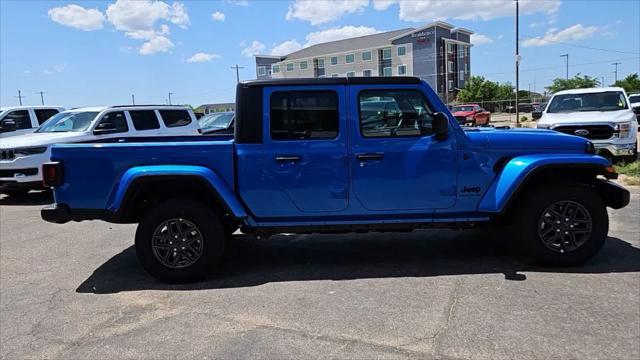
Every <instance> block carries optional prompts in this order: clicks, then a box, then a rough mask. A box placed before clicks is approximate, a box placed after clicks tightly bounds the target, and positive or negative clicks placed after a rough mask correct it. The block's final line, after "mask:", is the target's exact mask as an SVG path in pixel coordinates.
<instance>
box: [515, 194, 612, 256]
mask: <svg viewBox="0 0 640 360" xmlns="http://www.w3.org/2000/svg"><path fill="white" fill-rule="evenodd" d="M513 211H517V212H518V215H517V216H516V230H517V233H518V235H519V237H520V240H521V245H522V248H523V250H524V251H525V252H526V254H525V255H526V256H528V257H530V258H531V259H532V260H534V261H535V262H538V263H542V264H547V265H552V266H575V265H580V264H583V263H585V262H586V261H588V260H589V259H590V258H591V257H593V256H594V255H595V254H596V253H597V252H598V251H599V250H600V248H602V246H603V245H604V241H605V239H606V238H607V233H608V231H609V217H608V215H607V209H606V207H605V205H604V203H603V202H602V200H601V199H600V196H599V195H598V194H597V193H596V192H595V191H594V190H593V189H592V188H591V187H589V186H586V185H579V184H575V185H574V184H571V185H560V186H557V187H555V188H552V189H551V190H548V189H540V190H537V191H535V190H534V191H532V192H531V193H530V194H528V196H526V197H525V198H524V199H523V201H522V202H521V203H520V204H519V206H518V207H517V208H514V209H513Z"/></svg>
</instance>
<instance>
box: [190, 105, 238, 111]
mask: <svg viewBox="0 0 640 360" xmlns="http://www.w3.org/2000/svg"><path fill="white" fill-rule="evenodd" d="M224 111H236V103H220V104H202V105H200V106H198V107H197V108H195V109H194V110H193V112H196V113H201V114H209V113H213V112H224Z"/></svg>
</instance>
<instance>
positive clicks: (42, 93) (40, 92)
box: [36, 91, 46, 105]
mask: <svg viewBox="0 0 640 360" xmlns="http://www.w3.org/2000/svg"><path fill="white" fill-rule="evenodd" d="M36 94H40V101H41V102H42V105H44V94H46V93H45V92H44V91H38V92H37V93H36Z"/></svg>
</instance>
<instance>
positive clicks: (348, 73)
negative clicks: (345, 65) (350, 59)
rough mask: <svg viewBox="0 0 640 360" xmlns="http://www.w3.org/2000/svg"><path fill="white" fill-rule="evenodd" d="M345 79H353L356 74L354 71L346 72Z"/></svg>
mask: <svg viewBox="0 0 640 360" xmlns="http://www.w3.org/2000/svg"><path fill="white" fill-rule="evenodd" d="M346 75H347V77H354V76H356V72H355V71H347V74H346Z"/></svg>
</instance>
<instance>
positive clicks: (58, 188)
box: [41, 77, 629, 282]
mask: <svg viewBox="0 0 640 360" xmlns="http://www.w3.org/2000/svg"><path fill="white" fill-rule="evenodd" d="M236 94H237V97H236V119H235V126H236V129H235V138H233V140H231V137H229V138H222V139H220V138H218V137H205V136H198V137H186V138H184V139H181V140H171V141H166V140H164V139H162V138H157V139H153V140H152V141H149V142H135V141H134V142H131V143H127V144H117V143H116V144H114V143H112V142H109V141H104V140H98V139H97V140H94V141H89V142H86V143H82V144H72V145H69V144H62V145H55V146H53V148H52V150H51V158H52V159H53V161H52V162H49V163H47V164H44V166H43V169H44V170H43V172H44V174H45V179H44V181H45V184H47V185H48V186H51V187H53V189H54V195H55V200H56V203H55V204H52V205H50V206H47V207H46V208H44V209H43V210H42V212H41V214H42V217H43V219H44V220H46V221H50V222H54V223H64V222H68V221H71V220H73V221H82V220H90V219H102V220H106V221H109V222H115V223H138V229H137V231H136V235H135V249H136V253H137V256H138V259H139V260H140V262H141V264H142V266H143V267H144V268H145V269H146V270H147V271H148V272H149V273H151V274H152V275H154V276H155V277H157V278H158V279H160V280H162V281H165V282H188V281H195V280H198V279H202V278H203V277H204V276H205V275H206V274H207V273H208V272H209V271H210V270H211V269H212V268H213V267H215V266H216V265H218V264H219V263H220V261H221V259H222V256H223V255H224V253H225V251H226V250H227V247H228V244H229V241H230V240H231V238H230V234H232V233H233V232H234V231H235V230H236V229H237V228H238V227H241V229H242V231H243V232H244V233H248V234H254V235H256V236H259V237H268V236H269V235H273V234H278V233H310V232H349V231H358V232H362V231H407V230H413V229H419V228H434V227H435V228H439V227H445V228H468V227H476V226H481V225H486V226H494V227H495V228H494V229H492V230H495V231H498V229H500V228H501V226H502V225H500V224H505V226H507V227H509V228H510V227H513V228H512V229H511V230H510V232H509V234H510V240H512V241H518V242H519V244H520V246H521V247H522V248H523V249H524V250H525V251H524V253H525V254H527V255H528V256H530V257H531V258H532V259H534V260H536V261H538V262H543V263H547V264H553V265H575V264H581V263H584V262H585V261H587V260H588V259H589V258H591V257H592V256H593V255H594V254H596V253H597V252H598V250H599V249H600V248H601V247H602V245H603V244H604V241H605V239H606V238H607V229H608V217H607V210H606V207H607V206H609V207H612V208H615V209H618V208H621V207H624V206H626V205H627V204H628V203H629V192H628V191H627V190H625V189H624V188H622V187H620V186H618V185H616V184H614V183H612V182H609V181H607V180H606V179H604V178H600V176H604V177H606V178H614V177H615V176H616V174H615V170H614V168H613V167H612V166H611V165H610V163H609V161H607V160H606V159H604V158H602V157H600V156H596V155H594V154H593V153H594V148H593V144H592V143H591V142H590V141H588V140H586V139H584V138H581V137H577V136H569V135H566V134H562V133H559V132H556V131H550V130H546V131H545V130H531V129H529V130H525V129H515V130H502V129H495V128H490V127H487V128H477V127H474V128H468V131H464V130H463V129H462V128H461V127H460V125H459V124H458V122H457V121H456V120H455V118H454V117H453V116H452V115H451V113H449V112H448V110H447V108H446V106H445V105H444V104H443V103H442V101H440V99H439V98H438V95H437V94H436V93H434V92H433V90H431V88H429V86H428V85H427V84H426V83H425V82H423V81H421V80H420V79H418V78H414V77H379V78H378V77H369V78H367V77H346V78H344V77H343V78H318V79H274V80H261V81H253V82H245V83H240V84H238V89H237V92H236ZM380 99H385V100H386V99H389V101H393V102H394V103H395V104H396V106H397V108H398V109H400V113H399V114H398V118H399V119H401V121H399V122H397V123H390V122H385V120H384V119H383V118H382V117H380V114H378V113H376V112H368V113H365V112H363V111H362V110H361V108H362V106H363V105H364V104H369V103H371V102H372V101H380ZM421 109H424V110H421ZM370 119H374V120H375V121H376V122H377V125H376V126H370V127H367V128H364V127H362V124H364V123H368V122H369V121H370Z"/></svg>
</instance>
